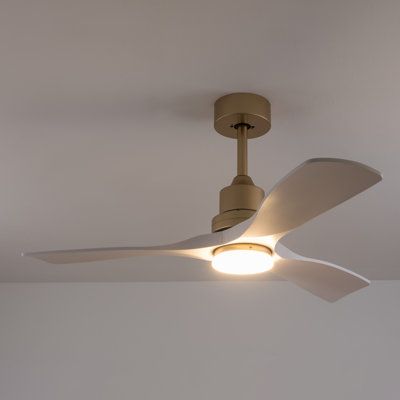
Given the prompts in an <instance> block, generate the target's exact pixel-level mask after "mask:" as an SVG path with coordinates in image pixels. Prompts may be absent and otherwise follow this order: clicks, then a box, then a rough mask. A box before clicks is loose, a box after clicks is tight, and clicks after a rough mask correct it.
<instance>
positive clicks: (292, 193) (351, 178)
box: [243, 158, 382, 237]
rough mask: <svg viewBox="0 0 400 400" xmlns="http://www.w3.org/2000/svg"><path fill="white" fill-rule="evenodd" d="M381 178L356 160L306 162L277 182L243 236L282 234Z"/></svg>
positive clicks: (316, 160) (315, 159)
mask: <svg viewBox="0 0 400 400" xmlns="http://www.w3.org/2000/svg"><path fill="white" fill-rule="evenodd" d="M381 179H382V176H381V174H380V173H379V172H378V171H376V170H374V169H372V168H370V167H368V166H366V165H363V164H360V163H358V162H355V161H349V160H341V159H336V158H314V159H311V160H307V161H305V162H304V163H303V164H301V165H299V166H298V167H297V168H295V169H294V170H293V171H292V172H290V173H289V174H288V175H286V177H285V178H283V179H282V180H281V181H280V182H278V184H277V185H276V186H275V187H274V188H273V189H272V190H271V192H270V193H269V194H268V195H267V196H266V197H265V199H264V202H263V204H262V205H261V207H260V209H259V210H258V212H257V214H256V215H255V216H254V217H253V219H252V223H251V225H250V227H249V228H248V229H247V230H246V231H245V234H244V235H243V236H250V237H257V236H269V235H278V234H281V235H282V234H284V233H286V232H288V231H290V230H292V229H294V228H297V227H298V226H300V225H302V224H304V223H305V222H307V221H309V220H310V219H312V218H314V217H316V216H317V215H319V214H322V213H323V212H325V211H328V210H330V209H331V208H333V207H335V206H337V205H339V204H340V203H342V202H344V201H345V200H348V199H350V198H351V197H353V196H355V195H356V194H358V193H360V192H362V191H364V190H366V189H368V188H369V187H371V186H373V185H375V184H376V183H378V182H379V181H380V180H381Z"/></svg>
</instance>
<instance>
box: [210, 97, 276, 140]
mask: <svg viewBox="0 0 400 400" xmlns="http://www.w3.org/2000/svg"><path fill="white" fill-rule="evenodd" d="M237 124H247V125H249V130H248V131H247V137H248V138H249V139H253V138H256V137H260V136H262V135H265V134H266V133H267V132H268V131H269V130H270V129H271V104H270V103H269V101H268V100H267V99H266V98H265V97H262V96H260V95H258V94H254V93H232V94H228V95H226V96H223V97H220V98H219V99H218V100H217V101H216V102H215V104H214V128H215V130H216V131H217V132H218V133H220V134H221V135H223V136H226V137H229V138H233V139H236V138H237V129H235V126H236V125H237Z"/></svg>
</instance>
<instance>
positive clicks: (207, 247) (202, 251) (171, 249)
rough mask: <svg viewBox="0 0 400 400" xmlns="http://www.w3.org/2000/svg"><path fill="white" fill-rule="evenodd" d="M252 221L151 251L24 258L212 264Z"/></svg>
mask: <svg viewBox="0 0 400 400" xmlns="http://www.w3.org/2000/svg"><path fill="white" fill-rule="evenodd" d="M249 224H250V220H249V221H248V222H247V223H246V221H245V222H244V223H242V224H241V229H235V230H234V231H231V230H229V229H227V230H226V231H223V232H215V233H209V234H205V235H200V236H196V237H193V238H191V239H187V240H183V241H181V242H178V243H173V244H168V245H164V246H150V247H104V248H94V249H73V250H53V251H39V252H32V253H31V252H30V253H23V254H22V255H23V256H27V257H33V258H37V259H39V260H43V261H46V262H49V263H52V264H72V263H83V262H90V261H105V260H114V259H118V258H129V257H135V256H144V255H146V256H157V255H167V256H182V257H189V258H197V259H200V260H207V261H211V260H212V252H213V250H214V248H215V247H218V246H222V245H224V244H226V243H228V242H230V241H232V240H235V239H236V238H238V237H240V236H241V234H242V233H243V231H244V230H245V229H247V228H248V226H249Z"/></svg>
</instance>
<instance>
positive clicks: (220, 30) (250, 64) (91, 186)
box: [0, 0, 400, 281]
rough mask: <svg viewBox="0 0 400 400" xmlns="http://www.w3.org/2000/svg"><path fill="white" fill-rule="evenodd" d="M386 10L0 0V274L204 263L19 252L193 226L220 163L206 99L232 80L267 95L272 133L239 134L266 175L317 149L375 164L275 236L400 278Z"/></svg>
mask: <svg viewBox="0 0 400 400" xmlns="http://www.w3.org/2000/svg"><path fill="white" fill-rule="evenodd" d="M399 17H400V3H399V2H398V1H389V0H383V1H379V2H377V1H372V0H371V1H366V0H350V1H349V0H346V1H330V2H326V1H298V0H268V1H266V0H248V1H246V2H244V1H237V0H212V1H211V0H202V1H193V0H191V1H187V0H186V1H183V0H182V1H177V0H170V1H161V0H160V1H134V2H126V1H121V0H119V1H118V0H112V1H111V0H97V1H94V0H79V1H78V0H68V1H67V0H58V1H50V0H37V1H35V2H32V1H28V0H3V1H2V2H1V5H0V55H1V69H0V87H1V90H0V139H1V142H0V144H1V145H0V182H1V187H2V192H1V196H0V223H1V228H2V229H1V231H0V232H1V240H0V246H1V263H0V280H2V281H134V280H160V281H163V280H210V279H219V277H218V276H217V275H215V274H214V273H213V272H211V271H210V270H209V267H208V266H207V265H204V264H202V263H201V262H198V261H192V260H183V259H164V258H162V259H161V258H160V259H158V258H149V259H145V258H138V259H131V260H122V261H121V260H119V261H115V262H104V263H92V264H87V265H84V264H82V265H72V266H54V265H48V264H44V263H42V262H40V261H36V260H32V259H25V258H22V257H20V255H19V254H20V252H21V251H35V250H47V249H48V250H52V249H58V248H75V247H97V246H130V245H150V244H159V243H160V244H162V243H168V242H174V241H177V240H181V239H184V238H187V237H191V236H195V235H197V234H200V233H207V232H209V230H210V222H211V218H212V217H213V216H214V215H215V214H216V213H217V208H218V191H219V190H220V189H221V188H222V187H223V186H225V185H227V184H229V182H230V181H231V179H232V177H233V175H234V172H235V166H234V163H235V143H234V141H231V140H228V139H225V138H223V137H221V136H219V135H217V134H216V133H215V132H214V131H213V128H212V112H213V109H212V106H213V102H214V100H215V99H216V98H218V97H219V96H221V95H223V94H226V93H229V92H235V91H252V92H256V93H259V94H261V95H264V96H266V97H268V99H269V100H270V101H271V103H272V111H273V120H272V124H273V127H272V130H271V132H270V133H269V134H268V135H267V136H264V137H262V138H260V139H257V140H255V141H253V142H251V143H250V157H251V163H250V173H251V175H252V177H253V179H254V181H255V183H256V184H258V185H259V186H262V187H263V188H264V189H266V190H267V189H268V188H269V187H271V185H273V184H274V182H276V181H277V180H278V179H280V178H281V177H282V176H283V175H285V174H286V173H287V172H289V171H290V170H291V169H292V168H294V167H295V166H297V165H298V164H300V163H301V162H303V161H304V160H305V159H308V158H312V157H320V156H329V157H341V158H349V159H354V160H356V161H360V162H363V163H366V164H369V165H371V166H372V167H374V168H376V169H379V170H380V171H382V172H383V175H384V181H383V182H382V183H380V184H379V185H377V186H376V187H374V188H372V189H370V190H369V191H367V192H365V193H363V194H361V195H360V196H358V197H356V198H354V199H352V200H351V201H349V202H347V203H345V204H343V205H341V206H339V207H338V208H336V209H335V210H333V211H331V212H329V213H327V214H325V215H323V216H321V217H319V218H317V219H315V220H313V221H312V222H310V223H308V224H307V225H306V226H304V227H302V228H301V229H299V230H297V231H296V233H293V234H291V235H290V236H288V237H287V238H285V240H284V242H285V244H286V245H289V246H290V247H291V248H292V249H294V250H295V251H297V252H299V253H301V254H304V255H307V256H311V257H316V258H321V259H326V260H329V261H332V262H335V263H338V264H341V265H343V266H345V267H349V268H351V269H353V270H354V271H356V272H358V273H360V274H363V275H365V276H366V277H368V278H371V279H400V265H399V263H398V261H397V260H398V256H397V248H398V243H397V242H398V238H399V235H400V224H399V213H398V204H399V203H400V183H399V176H398V171H399V169H400V157H399V156H398V153H399V150H400V140H399V132H398V131H399V129H398V114H399V106H400V80H399V78H398V72H399V70H400V52H399V40H398V38H399V37H400V24H399ZM262 279H264V278H262Z"/></svg>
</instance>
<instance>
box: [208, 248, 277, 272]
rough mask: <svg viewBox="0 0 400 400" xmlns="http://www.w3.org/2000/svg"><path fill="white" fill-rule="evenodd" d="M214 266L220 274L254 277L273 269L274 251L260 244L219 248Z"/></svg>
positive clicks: (213, 262)
mask: <svg viewBox="0 0 400 400" xmlns="http://www.w3.org/2000/svg"><path fill="white" fill-rule="evenodd" d="M213 256H214V258H213V260H212V266H213V268H214V269H216V270H217V271H219V272H224V273H225V274H233V275H252V274H259V273H261V272H266V271H269V270H270V269H271V268H272V265H273V262H272V251H271V250H270V249H269V248H268V247H265V246H261V245H260V244H252V243H235V244H228V245H226V246H221V247H217V248H216V249H215V250H214V252H213Z"/></svg>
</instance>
